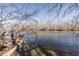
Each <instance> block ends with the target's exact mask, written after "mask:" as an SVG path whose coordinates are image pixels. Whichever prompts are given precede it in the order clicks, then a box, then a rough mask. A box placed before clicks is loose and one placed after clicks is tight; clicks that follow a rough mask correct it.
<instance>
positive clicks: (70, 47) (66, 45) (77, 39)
mask: <svg viewBox="0 0 79 59" xmlns="http://www.w3.org/2000/svg"><path fill="white" fill-rule="evenodd" d="M78 33H79V32H48V34H46V32H43V33H40V34H39V33H38V39H37V44H38V46H39V47H43V48H46V49H50V50H53V49H58V50H62V51H66V52H69V53H71V54H73V55H79V36H78ZM25 40H26V37H25ZM34 40H35V37H34V36H27V40H26V41H27V42H29V43H30V44H31V43H33V41H34Z"/></svg>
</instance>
